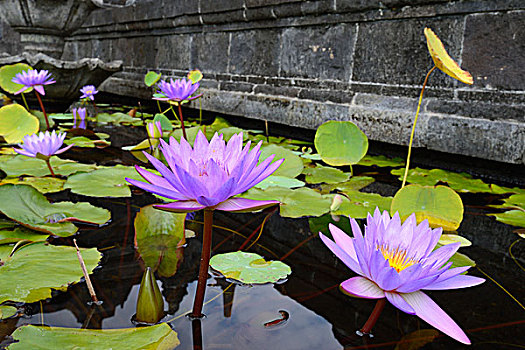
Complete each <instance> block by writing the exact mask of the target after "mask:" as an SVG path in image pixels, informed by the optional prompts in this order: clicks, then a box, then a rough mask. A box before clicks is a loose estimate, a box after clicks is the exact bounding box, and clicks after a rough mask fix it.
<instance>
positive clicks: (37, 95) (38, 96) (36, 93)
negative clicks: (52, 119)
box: [35, 90, 49, 130]
mask: <svg viewBox="0 0 525 350" xmlns="http://www.w3.org/2000/svg"><path fill="white" fill-rule="evenodd" d="M35 95H36V98H37V99H38V103H40V109H42V113H44V118H46V126H47V130H49V120H48V119H47V113H46V110H45V109H44V104H43V103H42V99H41V98H40V94H39V93H38V92H37V91H36V90H35Z"/></svg>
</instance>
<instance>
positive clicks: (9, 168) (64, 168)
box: [0, 155, 97, 177]
mask: <svg viewBox="0 0 525 350" xmlns="http://www.w3.org/2000/svg"><path fill="white" fill-rule="evenodd" d="M50 162H51V166H52V167H53V171H54V172H55V174H57V175H62V176H68V175H71V174H74V173H77V172H81V171H83V172H88V171H93V170H95V169H96V168H97V166H96V165H95V164H82V163H77V162H75V161H72V160H64V159H60V158H58V157H51V159H50ZM0 169H2V170H3V171H4V172H5V173H6V175H7V176H21V175H30V176H37V177H41V176H46V175H49V169H48V168H47V167H46V163H45V162H44V161H43V160H41V159H37V158H31V157H26V156H23V155H18V156H16V157H14V158H12V159H9V160H7V161H5V162H0Z"/></svg>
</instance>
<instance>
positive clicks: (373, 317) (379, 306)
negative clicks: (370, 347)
mask: <svg viewBox="0 0 525 350" xmlns="http://www.w3.org/2000/svg"><path fill="white" fill-rule="evenodd" d="M385 304H386V298H381V299H379V300H378V301H377V302H376V306H374V309H373V310H372V313H371V314H370V317H368V320H367V321H366V323H365V325H364V326H363V328H361V330H360V332H361V333H362V334H360V335H365V334H370V332H371V331H372V328H373V327H374V326H375V324H376V322H377V320H378V319H379V315H381V312H382V311H383V308H384V307H385ZM358 334H359V333H358Z"/></svg>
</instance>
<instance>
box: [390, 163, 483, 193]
mask: <svg viewBox="0 0 525 350" xmlns="http://www.w3.org/2000/svg"><path fill="white" fill-rule="evenodd" d="M391 173H392V174H393V175H398V176H399V180H401V181H402V180H403V175H404V173H405V169H394V170H392V171H391ZM407 182H409V183H412V184H418V185H423V186H434V185H436V184H437V183H438V182H444V183H447V184H448V185H449V186H450V188H452V189H454V190H455V191H457V192H462V193H463V192H473V193H476V192H492V189H491V188H490V186H489V185H488V184H486V183H484V182H483V181H482V180H480V179H473V178H472V176H470V175H469V174H467V173H454V172H451V171H447V170H442V169H431V170H427V169H421V168H415V169H410V170H409V171H408V176H407Z"/></svg>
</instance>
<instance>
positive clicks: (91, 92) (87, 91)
mask: <svg viewBox="0 0 525 350" xmlns="http://www.w3.org/2000/svg"><path fill="white" fill-rule="evenodd" d="M80 92H81V93H82V96H80V98H87V99H90V100H91V101H94V100H95V94H98V91H97V89H95V86H94V85H86V86H84V87H82V89H80Z"/></svg>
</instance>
